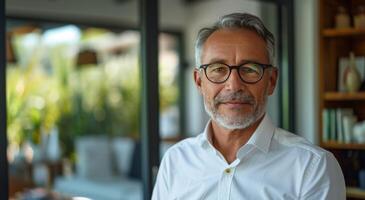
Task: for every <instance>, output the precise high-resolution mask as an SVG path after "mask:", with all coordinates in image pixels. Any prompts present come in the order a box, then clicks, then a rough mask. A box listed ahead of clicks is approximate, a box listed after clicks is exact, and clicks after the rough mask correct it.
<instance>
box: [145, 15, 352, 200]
mask: <svg viewBox="0 0 365 200" xmlns="http://www.w3.org/2000/svg"><path fill="white" fill-rule="evenodd" d="M195 51H196V62H197V66H198V67H197V68H196V69H195V71H194V80H195V84H196V86H197V88H198V90H199V91H200V93H201V94H202V95H203V97H204V105H205V110H206V111H207V113H208V114H209V116H210V117H211V120H210V121H209V122H208V124H207V126H206V128H205V130H204V132H203V133H202V134H200V135H198V136H197V137H196V138H189V139H186V140H183V141H181V142H180V143H178V144H176V145H175V146H173V147H171V148H170V149H169V150H168V151H167V152H166V154H165V156H164V158H163V160H162V163H161V166H160V169H159V173H158V176H157V181H156V185H155V188H154V191H153V196H152V199H154V200H169V199H189V200H190V199H191V200H195V199H218V200H221V199H227V200H228V199H232V200H241V199H252V200H260V199H268V200H269V199H270V200H271V199H305V200H308V199H313V200H323V199H329V200H336V199H341V200H342V199H345V198H346V197H345V183H344V178H343V175H342V172H341V168H340V167H339V165H338V163H337V161H336V159H335V158H334V156H333V155H332V154H331V153H329V152H327V151H325V150H323V149H321V148H319V147H316V146H314V145H312V144H310V143H309V142H307V141H306V140H304V139H303V138H301V137H299V136H296V135H294V134H292V133H289V132H287V131H285V130H282V129H280V128H276V127H275V126H274V125H273V123H272V122H271V120H270V117H269V116H268V115H267V114H265V112H266V103H267V97H268V96H269V95H271V94H272V93H273V92H274V89H275V86H276V82H277V77H278V69H277V68H276V67H274V66H273V60H274V58H273V56H274V37H273V35H272V34H271V33H270V32H269V31H268V30H267V29H266V28H265V26H264V25H263V23H262V22H261V20H260V19H259V18H257V17H256V16H253V15H250V14H242V13H233V14H229V15H226V16H223V17H222V18H221V19H220V20H219V21H218V22H217V23H215V25H214V26H213V27H211V28H204V29H202V30H201V31H200V32H199V34H198V38H197V41H196V46H195Z"/></svg>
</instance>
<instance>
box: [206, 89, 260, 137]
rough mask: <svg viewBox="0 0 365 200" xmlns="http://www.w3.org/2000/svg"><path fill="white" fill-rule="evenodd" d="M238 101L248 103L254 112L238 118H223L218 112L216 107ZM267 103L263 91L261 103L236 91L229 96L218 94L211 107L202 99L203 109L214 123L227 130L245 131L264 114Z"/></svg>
mask: <svg viewBox="0 0 365 200" xmlns="http://www.w3.org/2000/svg"><path fill="white" fill-rule="evenodd" d="M230 100H236V101H237V100H238V101H241V102H246V103H250V104H251V105H252V106H253V107H254V110H253V112H251V113H247V114H244V115H241V116H238V117H229V116H225V115H223V114H221V113H219V112H218V105H219V104H221V103H222V102H225V101H230ZM266 102H267V91H266V90H265V94H264V99H263V102H257V101H255V99H254V97H253V96H251V95H249V94H247V93H244V92H242V91H237V92H234V93H230V94H224V95H222V94H218V95H217V96H216V97H215V98H214V100H213V105H212V104H211V103H210V104H209V103H208V102H206V98H205V97H204V108H205V111H206V112H207V113H208V115H209V116H210V118H211V119H212V120H213V121H216V122H217V123H218V124H219V125H220V126H221V127H223V128H226V129H228V130H237V129H246V128H248V127H250V126H251V125H252V124H254V123H255V122H257V121H258V120H259V119H261V117H262V116H263V115H264V114H265V110H266Z"/></svg>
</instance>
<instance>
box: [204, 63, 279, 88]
mask: <svg viewBox="0 0 365 200" xmlns="http://www.w3.org/2000/svg"><path fill="white" fill-rule="evenodd" d="M271 67H274V66H272V65H269V64H261V63H255V62H248V63H244V64H242V65H239V66H230V65H227V64H224V63H210V64H205V65H201V66H200V67H199V69H204V72H205V76H206V77H207V79H208V80H209V81H211V82H213V83H224V82H226V81H227V80H228V78H229V76H230V75H231V72H232V69H237V73H238V76H239V77H240V79H241V80H242V81H243V82H245V83H250V84H253V83H257V82H259V81H260V80H261V79H262V77H263V75H264V72H265V69H267V68H271Z"/></svg>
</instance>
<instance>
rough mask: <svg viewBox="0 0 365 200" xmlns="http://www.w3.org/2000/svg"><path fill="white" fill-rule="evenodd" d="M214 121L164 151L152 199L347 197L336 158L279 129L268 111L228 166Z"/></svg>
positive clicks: (332, 199) (333, 199)
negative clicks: (215, 136) (217, 146)
mask: <svg viewBox="0 0 365 200" xmlns="http://www.w3.org/2000/svg"><path fill="white" fill-rule="evenodd" d="M210 138H211V122H208V124H207V126H206V128H205V130H204V132H203V133H202V134H200V135H198V136H197V137H195V138H188V139H185V140H183V141H181V142H179V143H177V144H176V145H174V146H173V147H171V148H170V149H169V150H168V151H167V152H166V153H165V155H164V157H163V159H162V162H161V165H160V169H159V172H158V175H157V180H156V184H155V187H154V190H153V194H152V199H153V200H175V199H179V200H185V199H187V200H203V199H207V200H210V199H212V200H246V199H249V200H279V199H285V200H290V199H303V200H324V199H328V200H343V199H345V198H346V197H345V194H346V190H345V183H344V178H343V174H342V171H341V168H340V166H339V164H338V162H337V160H336V159H335V158H334V156H333V155H332V154H331V153H330V152H327V151H325V150H323V149H321V148H319V147H317V146H314V145H312V144H311V143H309V142H308V141H306V140H305V139H303V138H301V137H299V136H297V135H294V134H292V133H289V132H287V131H285V130H283V129H280V128H276V127H275V126H274V125H273V123H272V122H271V120H270V118H269V117H268V115H265V117H264V119H263V120H262V121H261V123H260V125H259V126H258V128H257V129H256V131H255V132H254V134H253V135H252V136H251V138H250V139H249V141H248V142H247V143H246V144H245V145H243V146H242V147H241V148H240V149H239V150H238V152H237V155H236V160H235V161H233V162H232V163H230V164H228V163H227V162H226V160H225V159H224V157H223V156H222V154H221V153H220V152H219V151H218V150H216V149H215V148H214V147H213V146H212V144H211V139H210Z"/></svg>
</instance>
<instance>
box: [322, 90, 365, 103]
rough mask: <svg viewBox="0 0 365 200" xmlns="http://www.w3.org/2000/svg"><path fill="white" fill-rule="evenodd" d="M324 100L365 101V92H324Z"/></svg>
mask: <svg viewBox="0 0 365 200" xmlns="http://www.w3.org/2000/svg"><path fill="white" fill-rule="evenodd" d="M324 99H325V100H327V101H356V100H365V92H356V93H348V92H326V93H325V94H324Z"/></svg>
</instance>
